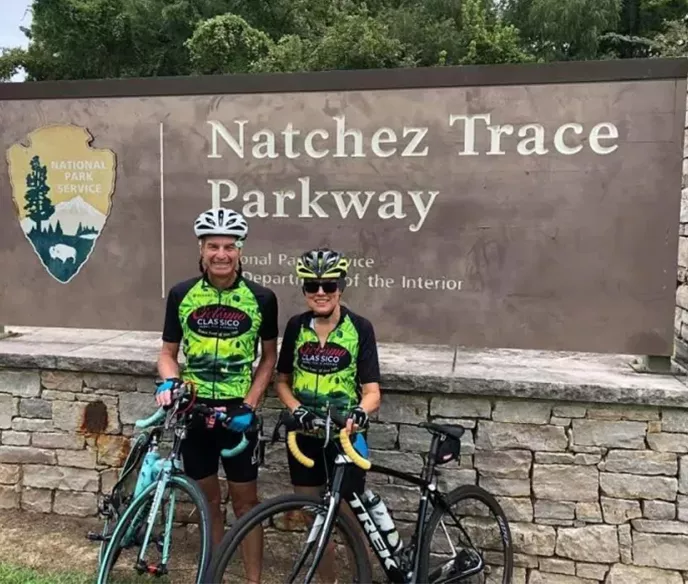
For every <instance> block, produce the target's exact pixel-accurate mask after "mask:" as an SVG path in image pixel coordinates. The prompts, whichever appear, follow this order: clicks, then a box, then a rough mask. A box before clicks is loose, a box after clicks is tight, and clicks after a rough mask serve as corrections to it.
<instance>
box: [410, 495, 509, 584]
mask: <svg viewBox="0 0 688 584" xmlns="http://www.w3.org/2000/svg"><path fill="white" fill-rule="evenodd" d="M462 499H477V500H478V501H480V502H482V503H484V504H485V505H486V506H487V507H488V508H489V509H490V511H492V513H494V514H495V516H496V517H497V519H498V521H499V522H500V532H501V539H502V542H503V543H504V545H505V555H506V560H505V562H504V573H503V576H502V584H511V579H512V577H513V571H514V552H513V542H512V539H511V529H510V528H509V521H508V519H507V517H506V514H505V513H504V510H503V509H502V507H501V506H500V504H499V503H498V502H497V499H495V498H494V497H493V496H492V495H491V494H490V493H489V492H488V491H486V490H485V489H483V488H482V487H479V486H477V485H461V486H460V487H456V488H455V489H454V490H453V491H451V492H449V493H448V494H447V495H445V501H446V503H447V505H448V506H449V507H452V506H454V505H455V504H456V503H458V502H460V501H461V500H462ZM443 514H444V508H443V507H439V506H438V507H436V508H435V509H434V511H433V513H432V515H431V516H430V519H429V520H428V523H427V527H426V528H425V530H424V533H423V541H422V544H421V548H420V562H419V567H418V568H419V569H418V581H419V582H429V567H430V542H431V541H432V536H433V534H434V533H435V530H436V529H437V526H438V525H439V522H440V519H441V518H442V516H443Z"/></svg>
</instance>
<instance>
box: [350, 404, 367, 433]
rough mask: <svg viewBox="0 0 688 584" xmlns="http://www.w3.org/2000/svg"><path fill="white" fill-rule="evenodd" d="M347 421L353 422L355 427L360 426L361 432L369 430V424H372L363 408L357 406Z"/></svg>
mask: <svg viewBox="0 0 688 584" xmlns="http://www.w3.org/2000/svg"><path fill="white" fill-rule="evenodd" d="M347 419H350V420H352V421H353V423H354V425H356V426H358V427H359V429H361V430H365V429H366V428H368V424H369V423H370V420H369V419H368V414H366V412H365V410H364V409H363V408H362V407H361V406H356V407H355V408H354V409H352V410H350V411H349V415H348V416H347Z"/></svg>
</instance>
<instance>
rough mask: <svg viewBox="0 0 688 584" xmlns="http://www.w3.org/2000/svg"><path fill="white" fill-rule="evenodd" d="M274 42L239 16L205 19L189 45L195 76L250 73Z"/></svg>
mask: <svg viewBox="0 0 688 584" xmlns="http://www.w3.org/2000/svg"><path fill="white" fill-rule="evenodd" d="M271 45H272V41H271V40H270V38H269V37H268V35H266V34H265V33H264V32H263V31H260V30H258V29H255V28H253V27H252V26H251V25H249V24H248V23H247V22H246V21H245V20H244V19H243V18H241V17H240V16H236V15H235V14H223V15H221V16H216V17H214V18H210V19H208V20H205V21H203V22H201V23H199V25H198V26H197V27H196V30H195V31H194V33H193V35H192V36H191V38H190V39H189V40H188V41H186V42H185V46H186V47H187V48H188V49H189V52H190V55H191V68H192V71H193V72H194V73H201V74H205V75H212V74H217V73H247V72H249V71H251V69H252V68H253V66H254V63H255V62H257V61H259V60H260V59H262V58H264V57H265V56H267V55H268V53H269V51H270V47H271Z"/></svg>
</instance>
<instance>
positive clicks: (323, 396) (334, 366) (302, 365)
mask: <svg viewBox="0 0 688 584" xmlns="http://www.w3.org/2000/svg"><path fill="white" fill-rule="evenodd" d="M348 267H349V261H348V260H347V259H346V258H345V257H343V256H342V255H341V254H340V253H338V252H336V251H332V250H330V249H314V250H311V251H308V252H306V253H304V254H303V255H302V256H301V257H300V258H299V259H298V260H297V264H296V275H297V276H298V277H299V278H301V279H302V280H303V287H302V292H303V294H304V296H305V300H306V304H307V306H308V310H307V311H306V312H303V313H301V314H297V315H295V316H293V317H292V318H291V319H290V320H289V322H288V323H287V326H286V328H285V331H284V337H283V340H282V347H281V350H280V356H279V360H278V362H277V374H278V376H277V395H278V396H279V398H280V400H281V401H282V403H283V404H284V405H285V406H286V407H287V408H288V409H289V410H290V411H291V412H292V414H293V416H294V417H295V418H296V420H297V422H298V423H299V425H300V431H299V433H298V436H297V443H298V445H299V448H300V449H301V451H302V452H303V453H304V454H305V455H306V456H308V457H310V458H312V459H313V460H314V461H315V466H314V467H313V468H306V467H305V466H303V465H302V464H301V463H300V462H298V461H297V460H296V459H295V458H294V457H293V455H292V454H291V452H290V451H289V449H287V460H288V463H289V473H290V476H291V482H292V485H293V486H294V490H295V491H296V492H305V493H313V494H317V493H319V492H320V489H321V488H322V487H323V485H324V484H325V483H326V481H327V477H328V476H330V475H331V473H332V470H333V463H334V457H335V456H336V454H337V448H336V445H335V444H332V443H330V444H329V446H328V448H327V451H326V452H323V445H324V438H320V437H315V436H308V435H307V434H304V433H303V431H305V432H308V431H309V430H313V421H314V419H315V418H314V413H318V414H320V415H323V414H326V413H327V404H328V403H329V404H330V405H331V406H334V407H335V408H336V409H337V410H338V411H339V412H340V413H341V414H342V415H345V416H346V417H347V418H348V429H349V431H351V430H353V429H356V428H358V429H360V430H362V431H364V432H365V430H366V429H367V428H368V417H369V416H370V414H371V413H373V412H374V411H376V410H377V408H378V407H379V405H380V385H379V383H380V365H379V361H378V354H377V345H376V341H375V331H374V330H373V325H372V324H371V323H370V322H369V321H368V320H367V319H365V318H364V317H362V316H359V315H358V314H356V313H354V312H353V311H351V310H350V309H349V308H347V307H345V306H343V305H341V304H340V299H341V296H342V292H343V291H344V288H345V284H346V281H345V277H346V274H347V269H348ZM332 439H337V437H332ZM364 486H365V472H364V471H362V470H361V469H359V468H358V467H352V468H351V469H350V472H349V473H348V481H346V483H345V484H344V485H343V494H344V493H347V492H350V490H353V491H354V492H357V493H363V490H364ZM345 511H346V512H349V511H350V510H349V509H348V506H346V505H345Z"/></svg>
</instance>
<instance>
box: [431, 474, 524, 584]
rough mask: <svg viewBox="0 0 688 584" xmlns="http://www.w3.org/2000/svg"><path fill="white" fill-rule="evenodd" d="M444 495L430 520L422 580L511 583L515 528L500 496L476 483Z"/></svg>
mask: <svg viewBox="0 0 688 584" xmlns="http://www.w3.org/2000/svg"><path fill="white" fill-rule="evenodd" d="M444 500H445V503H446V506H445V505H437V506H436V507H435V509H434V511H433V513H432V515H431V516H430V520H429V521H428V523H427V527H426V530H425V533H424V536H423V541H422V544H421V548H420V564H419V571H418V582H424V583H428V584H454V583H458V582H461V584H464V583H466V584H511V578H512V573H513V570H514V557H513V546H512V541H511V530H510V529H509V522H508V521H507V517H506V515H505V514H504V511H503V510H502V508H501V507H500V505H499V503H498V502H497V500H496V499H495V498H494V497H493V496H492V495H491V494H490V493H488V492H487V491H486V490H485V489H483V488H481V487H478V486H476V485H463V486H460V487H457V488H456V489H454V490H453V491H451V492H450V493H449V494H448V495H446V496H445V499H444Z"/></svg>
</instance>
